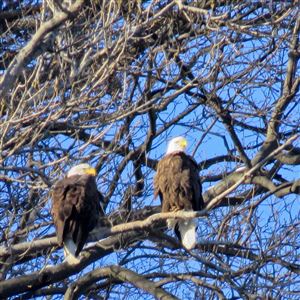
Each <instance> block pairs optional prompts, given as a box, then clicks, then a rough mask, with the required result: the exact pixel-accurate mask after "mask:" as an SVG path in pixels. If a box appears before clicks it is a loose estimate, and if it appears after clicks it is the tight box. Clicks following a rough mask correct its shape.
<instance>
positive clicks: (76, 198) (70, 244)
mask: <svg viewBox="0 0 300 300" xmlns="http://www.w3.org/2000/svg"><path fill="white" fill-rule="evenodd" d="M95 176H96V170H95V169H94V168H92V167H91V166H90V165H88V164H80V165H77V166H74V167H73V168H71V169H70V170H69V172H68V173H67V175H66V177H65V178H63V179H61V180H59V181H58V182H56V184H55V185H54V188H53V190H52V210H51V213H52V216H53V221H54V225H55V227H56V235H57V240H58V244H59V245H60V246H64V253H65V256H66V259H67V261H68V262H70V263H74V262H78V261H79V259H78V258H77V257H78V254H79V253H80V251H81V250H82V248H83V246H84V244H85V242H86V240H87V238H88V234H89V232H90V231H92V230H93V229H94V227H95V226H96V224H97V221H98V218H99V217H101V216H103V215H104V213H103V210H102V207H101V205H100V201H103V196H102V195H101V193H100V192H99V191H98V189H97V185H96V180H95Z"/></svg>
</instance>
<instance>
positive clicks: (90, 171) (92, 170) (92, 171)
mask: <svg viewBox="0 0 300 300" xmlns="http://www.w3.org/2000/svg"><path fill="white" fill-rule="evenodd" d="M84 172H85V174H87V175H92V176H96V175H97V171H96V169H95V168H88V169H86V170H85V171H84Z"/></svg>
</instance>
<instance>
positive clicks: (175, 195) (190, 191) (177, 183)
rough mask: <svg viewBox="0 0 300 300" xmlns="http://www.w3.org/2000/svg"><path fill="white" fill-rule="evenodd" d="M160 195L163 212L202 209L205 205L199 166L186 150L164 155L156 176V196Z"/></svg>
mask: <svg viewBox="0 0 300 300" xmlns="http://www.w3.org/2000/svg"><path fill="white" fill-rule="evenodd" d="M157 195H159V196H160V199H161V201H162V212H169V211H178V210H195V211H198V210H201V209H202V208H203V207H204V202H203V199H202V187H201V182H200V177H199V168H198V166H197V163H196V162H195V161H194V159H193V158H192V157H191V156H189V155H187V154H185V153H184V152H178V153H172V154H169V155H166V156H165V157H163V158H162V159H161V160H160V161H159V163H158V165H157V172H156V175H155V177H154V196H155V197H157Z"/></svg>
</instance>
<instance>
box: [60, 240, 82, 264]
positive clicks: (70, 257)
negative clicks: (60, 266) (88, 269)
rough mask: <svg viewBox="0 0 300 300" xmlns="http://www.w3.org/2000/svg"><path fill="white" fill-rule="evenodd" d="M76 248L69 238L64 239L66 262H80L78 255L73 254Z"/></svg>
mask: <svg viewBox="0 0 300 300" xmlns="http://www.w3.org/2000/svg"><path fill="white" fill-rule="evenodd" d="M76 249H77V246H76V244H75V243H74V242H73V240H72V239H71V238H66V239H65V240H64V254H65V258H66V260H67V262H68V263H69V264H71V265H72V264H77V263H79V262H80V259H79V257H76V256H75V252H76Z"/></svg>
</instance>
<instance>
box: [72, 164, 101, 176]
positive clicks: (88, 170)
mask: <svg viewBox="0 0 300 300" xmlns="http://www.w3.org/2000/svg"><path fill="white" fill-rule="evenodd" d="M74 175H92V176H96V175H97V172H96V169H95V168H93V167H91V166H90V165H89V164H79V165H77V166H74V167H72V168H71V169H70V170H69V172H68V173H67V177H71V176H74Z"/></svg>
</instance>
